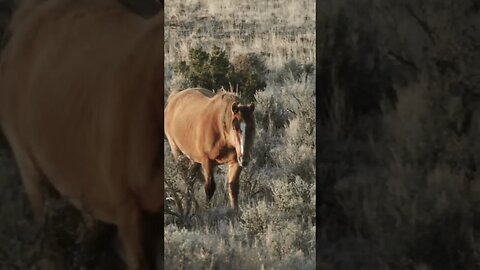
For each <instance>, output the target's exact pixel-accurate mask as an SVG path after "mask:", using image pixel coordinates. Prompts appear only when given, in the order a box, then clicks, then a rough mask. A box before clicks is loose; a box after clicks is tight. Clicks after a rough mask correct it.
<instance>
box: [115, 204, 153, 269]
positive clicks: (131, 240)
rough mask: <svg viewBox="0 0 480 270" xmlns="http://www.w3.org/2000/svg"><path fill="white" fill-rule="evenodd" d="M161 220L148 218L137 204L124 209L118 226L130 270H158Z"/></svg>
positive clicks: (126, 206) (128, 205)
mask: <svg viewBox="0 0 480 270" xmlns="http://www.w3.org/2000/svg"><path fill="white" fill-rule="evenodd" d="M160 218H161V217H158V216H155V217H152V216H148V215H147V214H146V213H145V212H144V211H142V210H140V208H139V207H137V205H136V204H135V203H131V204H127V205H125V207H123V208H122V210H121V213H120V216H119V220H118V221H117V226H118V234H119V236H120V239H121V241H122V245H123V248H124V251H125V261H126V264H127V269H128V270H157V261H156V258H157V256H158V254H157V251H158V250H157V248H159V244H158V243H159V242H160V241H159V240H158V237H159V236H160V233H159V230H160V229H161V226H160V225H161V221H162V220H161V219H160ZM160 251H161V250H160Z"/></svg>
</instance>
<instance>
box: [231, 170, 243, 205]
mask: <svg viewBox="0 0 480 270" xmlns="http://www.w3.org/2000/svg"><path fill="white" fill-rule="evenodd" d="M241 171H242V167H240V165H239V164H238V163H237V162H233V163H230V164H228V197H229V200H230V206H231V207H232V208H233V209H238V193H239V182H240V181H239V179H240V172H241Z"/></svg>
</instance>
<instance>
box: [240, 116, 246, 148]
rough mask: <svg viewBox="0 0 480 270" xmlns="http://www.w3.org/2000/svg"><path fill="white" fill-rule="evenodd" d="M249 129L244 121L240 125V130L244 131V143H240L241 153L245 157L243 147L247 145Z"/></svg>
mask: <svg viewBox="0 0 480 270" xmlns="http://www.w3.org/2000/svg"><path fill="white" fill-rule="evenodd" d="M246 129H247V124H245V122H244V121H242V122H241V123H240V130H241V131H242V141H241V142H240V151H241V152H240V153H241V154H242V155H243V147H244V145H245V130H246Z"/></svg>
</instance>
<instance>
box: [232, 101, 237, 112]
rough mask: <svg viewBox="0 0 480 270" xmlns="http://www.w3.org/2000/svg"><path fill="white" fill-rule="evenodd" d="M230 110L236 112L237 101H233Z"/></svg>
mask: <svg viewBox="0 0 480 270" xmlns="http://www.w3.org/2000/svg"><path fill="white" fill-rule="evenodd" d="M232 112H233V113H237V112H238V102H234V103H233V104H232Z"/></svg>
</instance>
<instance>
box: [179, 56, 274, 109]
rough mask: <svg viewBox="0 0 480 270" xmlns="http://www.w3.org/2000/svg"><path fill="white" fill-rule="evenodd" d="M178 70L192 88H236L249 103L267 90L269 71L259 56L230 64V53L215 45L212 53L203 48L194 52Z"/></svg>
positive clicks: (235, 58) (237, 59) (243, 58)
mask: <svg viewBox="0 0 480 270" xmlns="http://www.w3.org/2000/svg"><path fill="white" fill-rule="evenodd" d="M174 71H175V73H177V74H178V75H179V76H182V77H183V79H184V80H185V81H186V82H187V83H188V84H190V86H191V87H204V88H207V89H212V90H216V89H220V88H233V89H234V90H235V91H237V92H238V94H239V95H240V96H241V97H242V98H243V99H244V100H245V101H252V100H254V99H255V93H256V92H257V91H260V90H263V89H264V88H265V87H266V81H265V80H266V79H265V77H266V75H267V71H268V70H267V68H266V66H265V61H264V59H263V58H262V56H260V55H258V54H255V53H248V54H240V55H237V56H235V57H234V59H233V61H232V62H230V61H229V60H228V56H227V54H226V52H225V51H224V50H221V49H220V48H219V47H217V46H214V47H213V49H212V51H211V52H210V53H208V52H205V51H204V50H203V49H201V48H197V49H195V48H193V49H190V51H189V60H188V62H187V61H180V62H179V63H178V64H176V65H175V66H174ZM176 84H179V85H182V86H183V85H184V84H182V83H179V82H176Z"/></svg>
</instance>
